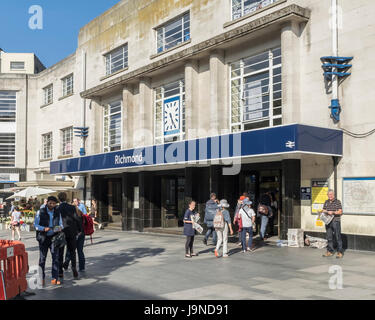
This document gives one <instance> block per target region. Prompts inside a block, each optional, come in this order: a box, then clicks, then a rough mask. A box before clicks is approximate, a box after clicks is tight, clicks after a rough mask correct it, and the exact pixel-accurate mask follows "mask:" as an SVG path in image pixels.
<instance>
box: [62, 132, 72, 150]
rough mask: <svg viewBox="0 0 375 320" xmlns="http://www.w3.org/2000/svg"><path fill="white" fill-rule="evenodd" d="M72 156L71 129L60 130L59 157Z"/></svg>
mask: <svg viewBox="0 0 375 320" xmlns="http://www.w3.org/2000/svg"><path fill="white" fill-rule="evenodd" d="M72 154H73V127H69V128H65V129H62V130H61V155H62V156H70V155H72Z"/></svg>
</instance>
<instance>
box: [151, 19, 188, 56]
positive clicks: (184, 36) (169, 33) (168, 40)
mask: <svg viewBox="0 0 375 320" xmlns="http://www.w3.org/2000/svg"><path fill="white" fill-rule="evenodd" d="M156 33H157V52H158V53H159V52H163V51H165V50H168V49H170V48H173V47H174V46H177V45H178V44H180V43H183V42H185V41H188V40H189V39H190V13H189V12H188V13H186V14H184V15H183V16H180V17H178V18H177V19H175V20H172V21H171V22H168V23H166V24H165V25H163V26H161V27H160V28H158V29H156Z"/></svg>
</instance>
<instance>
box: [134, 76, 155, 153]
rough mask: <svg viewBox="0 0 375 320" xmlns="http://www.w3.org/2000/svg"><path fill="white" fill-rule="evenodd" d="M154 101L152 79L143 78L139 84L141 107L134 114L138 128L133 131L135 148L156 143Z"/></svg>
mask: <svg viewBox="0 0 375 320" xmlns="http://www.w3.org/2000/svg"><path fill="white" fill-rule="evenodd" d="M152 102H153V99H152V88H151V79H150V78H141V79H140V82H139V105H138V108H136V110H135V111H134V112H136V113H137V116H136V117H135V118H136V119H137V121H136V122H135V125H136V128H134V131H133V137H134V139H133V141H134V147H142V146H146V145H152V144H153V142H154V139H153V138H154V131H153V128H154V124H153V114H154V113H153V103H152Z"/></svg>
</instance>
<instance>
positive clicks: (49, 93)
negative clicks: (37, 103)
mask: <svg viewBox="0 0 375 320" xmlns="http://www.w3.org/2000/svg"><path fill="white" fill-rule="evenodd" d="M43 92H44V104H45V105H46V104H50V103H52V102H53V84H50V85H49V86H48V87H45V88H44V89H43Z"/></svg>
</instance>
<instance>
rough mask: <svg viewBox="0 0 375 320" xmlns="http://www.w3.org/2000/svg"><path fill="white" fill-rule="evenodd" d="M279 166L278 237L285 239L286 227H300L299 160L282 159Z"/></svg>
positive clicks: (286, 234) (286, 236) (286, 235)
mask: <svg viewBox="0 0 375 320" xmlns="http://www.w3.org/2000/svg"><path fill="white" fill-rule="evenodd" d="M281 167H282V178H281V180H282V181H281V196H282V207H281V219H280V239H287V238H288V229H290V228H297V229H298V228H301V196H300V190H301V160H297V159H288V160H283V161H282V164H281Z"/></svg>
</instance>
